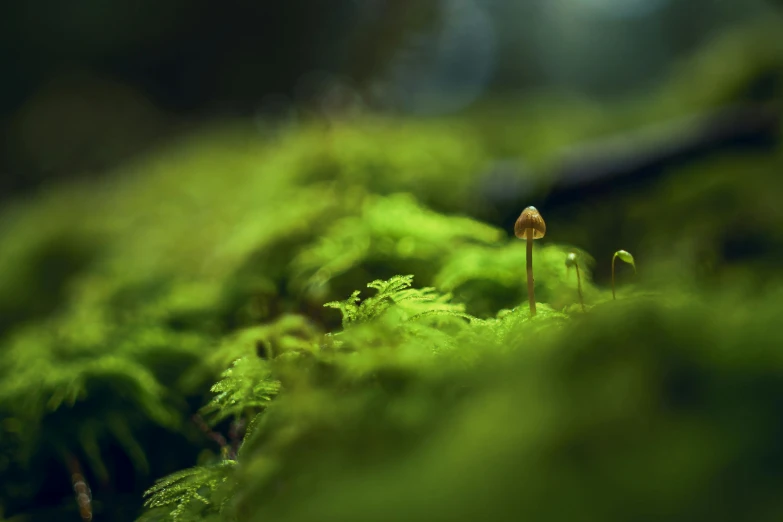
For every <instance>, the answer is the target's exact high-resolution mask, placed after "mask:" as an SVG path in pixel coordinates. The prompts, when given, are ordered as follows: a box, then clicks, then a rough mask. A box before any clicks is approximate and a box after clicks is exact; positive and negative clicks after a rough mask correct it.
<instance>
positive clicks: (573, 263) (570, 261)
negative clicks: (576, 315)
mask: <svg viewBox="0 0 783 522" xmlns="http://www.w3.org/2000/svg"><path fill="white" fill-rule="evenodd" d="M565 265H566V268H567V269H568V270H571V267H574V268H576V289H577V292H578V293H579V304H580V305H581V306H582V311H583V312H584V311H585V300H584V298H583V297H582V278H581V276H580V275H579V260H578V259H577V257H576V254H575V253H573V252H571V253H570V254H568V255H567V256H566V261H565Z"/></svg>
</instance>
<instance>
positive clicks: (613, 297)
mask: <svg viewBox="0 0 783 522" xmlns="http://www.w3.org/2000/svg"><path fill="white" fill-rule="evenodd" d="M615 259H617V254H615V255H614V256H612V299H614V300H617V296H616V295H615V294H614V260H615Z"/></svg>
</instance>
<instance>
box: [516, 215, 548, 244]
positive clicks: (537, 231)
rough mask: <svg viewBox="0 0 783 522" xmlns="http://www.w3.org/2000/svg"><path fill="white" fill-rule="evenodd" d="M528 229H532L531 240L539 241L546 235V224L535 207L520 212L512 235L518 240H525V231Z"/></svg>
mask: <svg viewBox="0 0 783 522" xmlns="http://www.w3.org/2000/svg"><path fill="white" fill-rule="evenodd" d="M528 228H532V229H533V239H541V238H542V237H544V235H546V223H544V218H542V217H541V214H539V212H538V210H536V207H527V208H526V209H525V210H523V211H522V214H520V215H519V218H517V222H516V223H514V235H515V236H517V237H518V238H519V239H527V236H526V234H525V231H526V230H527V229H528Z"/></svg>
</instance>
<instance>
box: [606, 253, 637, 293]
mask: <svg viewBox="0 0 783 522" xmlns="http://www.w3.org/2000/svg"><path fill="white" fill-rule="evenodd" d="M618 257H619V258H620V261H624V262H626V263H628V264H629V265H631V266H632V267H633V272H634V274H635V273H636V261H634V258H633V256H632V255H631V254H630V252H626V251H625V250H618V251H617V252H615V253H614V255H613V256H612V299H617V297H616V296H615V293H614V261H615V259H617V258H618Z"/></svg>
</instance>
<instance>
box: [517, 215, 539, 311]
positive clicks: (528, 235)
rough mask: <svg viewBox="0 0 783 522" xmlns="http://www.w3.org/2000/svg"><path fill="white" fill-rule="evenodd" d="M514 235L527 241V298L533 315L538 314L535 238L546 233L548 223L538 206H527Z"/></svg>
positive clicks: (518, 220)
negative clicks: (534, 275) (534, 272)
mask: <svg viewBox="0 0 783 522" xmlns="http://www.w3.org/2000/svg"><path fill="white" fill-rule="evenodd" d="M514 235H515V236H517V237H518V238H519V239H524V240H525V241H527V251H526V254H527V299H528V302H529V303H530V315H531V317H532V316H534V315H536V293H535V285H534V282H533V240H535V239H541V238H542V237H544V236H545V235H546V223H545V222H544V218H542V217H541V214H540V213H539V212H538V210H536V207H527V208H526V209H525V210H523V211H522V214H520V216H519V218H518V219H517V222H516V223H514Z"/></svg>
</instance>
